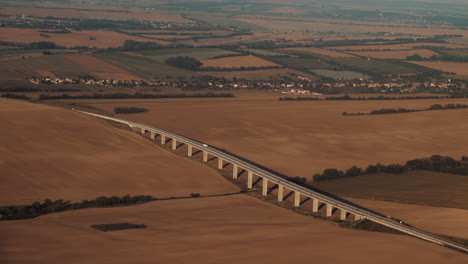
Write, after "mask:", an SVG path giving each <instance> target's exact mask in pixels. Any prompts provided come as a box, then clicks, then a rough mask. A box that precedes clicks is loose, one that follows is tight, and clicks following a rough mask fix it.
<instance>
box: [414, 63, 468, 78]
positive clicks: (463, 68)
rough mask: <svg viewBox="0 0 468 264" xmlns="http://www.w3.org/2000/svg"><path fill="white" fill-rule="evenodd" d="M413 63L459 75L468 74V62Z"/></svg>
mask: <svg viewBox="0 0 468 264" xmlns="http://www.w3.org/2000/svg"><path fill="white" fill-rule="evenodd" d="M411 63H414V64H417V65H421V66H424V67H427V68H432V69H436V70H441V71H446V72H453V73H455V74H459V75H468V62H438V61H411Z"/></svg>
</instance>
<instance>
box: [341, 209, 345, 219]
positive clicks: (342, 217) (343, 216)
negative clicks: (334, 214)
mask: <svg viewBox="0 0 468 264" xmlns="http://www.w3.org/2000/svg"><path fill="white" fill-rule="evenodd" d="M340 212H341V214H340V219H341V220H346V211H345V210H343V209H341V210H340Z"/></svg>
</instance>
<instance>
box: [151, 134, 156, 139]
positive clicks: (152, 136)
mask: <svg viewBox="0 0 468 264" xmlns="http://www.w3.org/2000/svg"><path fill="white" fill-rule="evenodd" d="M155 137H156V133H155V132H151V139H152V140H154V138H155Z"/></svg>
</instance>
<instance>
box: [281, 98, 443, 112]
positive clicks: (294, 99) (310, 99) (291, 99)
mask: <svg viewBox="0 0 468 264" xmlns="http://www.w3.org/2000/svg"><path fill="white" fill-rule="evenodd" d="M443 98H445V96H433V95H428V96H400V97H391V96H382V95H379V96H370V97H351V96H349V95H343V96H329V97H325V98H324V99H321V98H317V97H301V96H298V97H281V98H279V100H280V101H301V100H305V101H307V100H309V101H314V100H332V101H333V100H413V99H443ZM405 110H406V109H405ZM407 111H417V110H407Z"/></svg>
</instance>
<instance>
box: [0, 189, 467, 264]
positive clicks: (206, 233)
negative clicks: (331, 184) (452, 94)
mask: <svg viewBox="0 0 468 264" xmlns="http://www.w3.org/2000/svg"><path fill="white" fill-rule="evenodd" d="M122 222H129V223H138V224H146V225H148V227H147V228H146V229H133V230H124V231H116V232H100V231H97V230H95V229H92V228H91V227H90V225H94V224H108V223H122ZM0 232H1V233H2V237H3V238H5V239H2V240H1V241H0V247H1V252H2V254H1V255H0V260H1V261H2V263H5V264H12V263H38V264H42V263H78V262H80V263H89V264H94V263H186V262H187V260H189V262H190V263H195V264H197V263H228V264H230V263H247V264H251V263H252V264H253V263H271V264H276V263H277V264H284V263H298V264H302V263H310V261H311V259H313V260H314V261H317V262H327V263H365V264H370V263H383V264H393V263H434V264H435V263H453V264H458V263H460V264H461V263H466V255H464V254H463V253H460V252H457V251H454V250H451V249H448V248H444V247H441V246H438V245H435V244H431V243H428V242H425V241H422V240H419V239H416V238H413V237H409V236H403V235H392V234H385V233H376V232H365V231H357V230H350V229H343V228H339V227H337V226H336V224H335V223H330V222H326V221H321V220H315V219H311V218H309V217H306V216H303V215H298V214H294V213H292V212H290V211H288V210H285V209H281V208H277V207H275V206H272V205H270V204H267V203H264V202H261V201H259V200H257V199H256V198H253V197H249V196H246V195H236V196H227V197H216V198H198V199H185V200H171V201H155V202H151V203H147V204H143V205H138V206H130V207H118V208H106V209H85V210H76V211H69V212H63V213H58V214H50V215H45V216H41V217H38V218H35V219H30V220H22V221H3V222H0ZM116 249H119V250H116Z"/></svg>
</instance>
